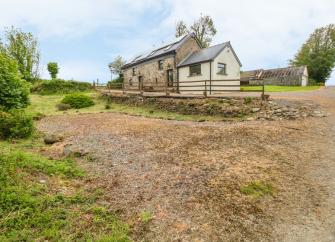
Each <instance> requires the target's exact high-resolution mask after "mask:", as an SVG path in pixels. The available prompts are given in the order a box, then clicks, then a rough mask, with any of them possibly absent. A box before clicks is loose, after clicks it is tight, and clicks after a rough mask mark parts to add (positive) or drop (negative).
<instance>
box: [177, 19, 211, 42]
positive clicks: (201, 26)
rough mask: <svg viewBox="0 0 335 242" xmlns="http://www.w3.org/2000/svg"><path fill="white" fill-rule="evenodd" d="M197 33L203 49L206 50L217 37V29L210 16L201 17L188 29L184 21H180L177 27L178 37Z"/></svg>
mask: <svg viewBox="0 0 335 242" xmlns="http://www.w3.org/2000/svg"><path fill="white" fill-rule="evenodd" d="M191 32H193V33H195V36H196V37H197V39H198V40H199V43H200V46H201V48H206V47H208V46H209V45H210V43H211V42H212V37H213V36H215V35H216V32H217V31H216V28H215V26H214V22H213V19H212V18H211V17H210V16H208V15H205V16H203V15H201V16H200V18H199V19H198V20H196V21H195V22H194V23H193V24H192V25H191V26H189V27H187V26H186V24H185V23H184V22H183V21H179V22H178V23H177V26H176V37H180V36H183V35H185V34H188V33H191Z"/></svg>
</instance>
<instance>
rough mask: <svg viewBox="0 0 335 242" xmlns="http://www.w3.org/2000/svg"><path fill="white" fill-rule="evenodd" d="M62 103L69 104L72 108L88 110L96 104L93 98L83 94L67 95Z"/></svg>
mask: <svg viewBox="0 0 335 242" xmlns="http://www.w3.org/2000/svg"><path fill="white" fill-rule="evenodd" d="M62 103H65V104H69V105H70V106H71V108H76V109H79V108H86V107H90V106H93V105H94V102H93V100H92V98H91V97H89V96H87V95H84V94H81V93H73V94H68V95H66V96H65V97H64V98H63V100H62Z"/></svg>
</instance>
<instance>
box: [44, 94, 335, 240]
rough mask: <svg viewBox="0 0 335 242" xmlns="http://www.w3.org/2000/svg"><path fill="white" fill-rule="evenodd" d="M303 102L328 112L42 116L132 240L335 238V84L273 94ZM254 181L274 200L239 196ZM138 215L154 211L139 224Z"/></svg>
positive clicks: (55, 150) (58, 151) (58, 150)
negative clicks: (195, 118) (202, 117)
mask: <svg viewBox="0 0 335 242" xmlns="http://www.w3.org/2000/svg"><path fill="white" fill-rule="evenodd" d="M272 96H273V97H274V98H289V99H292V98H294V99H306V100H307V99H308V100H313V101H315V102H318V103H319V104H321V105H322V106H323V107H324V108H325V109H327V111H328V112H330V113H331V115H330V116H329V117H327V118H307V119H302V120H296V121H251V122H233V123H227V122H218V123H213V122H204V123H195V122H187V121H169V120H158V119H148V118H143V117H133V116H127V115H122V114H115V113H100V114H84V115H63V116H58V117H47V118H44V119H42V120H41V121H40V122H39V124H38V126H39V129H40V130H41V131H44V132H46V133H57V134H63V135H64V136H65V139H64V141H63V142H62V143H57V144H55V145H53V146H51V147H50V149H49V150H48V152H49V154H53V155H62V154H63V153H64V150H65V152H77V153H80V154H82V155H84V157H83V158H82V159H80V164H81V165H82V166H83V167H84V168H85V169H86V170H87V171H88V172H90V173H91V174H92V175H93V176H94V177H95V178H94V179H93V180H92V184H90V185H91V186H95V187H96V188H104V190H105V191H106V192H105V194H104V195H103V196H102V197H101V199H100V202H101V203H104V204H106V205H108V206H109V207H110V209H111V210H112V211H114V212H116V213H118V214H120V216H122V217H123V218H124V219H125V220H126V221H127V222H128V223H129V224H130V225H131V227H132V228H133V229H132V230H133V234H132V236H133V238H134V240H135V241H142V240H145V241H274V240H278V241H335V235H334V231H335V229H334V224H335V218H334V214H335V210H334V208H335V153H334V147H335V130H334V122H335V117H334V114H335V90H334V89H322V90H318V91H311V92H308V93H307V92H306V93H300V92H299V93H296V92H294V93H287V94H284V93H281V94H273V95H272ZM252 181H264V182H267V183H271V184H273V186H274V187H275V195H274V196H265V197H262V198H258V199H256V198H253V197H249V196H246V195H244V194H242V193H241V192H240V187H241V186H243V185H245V184H249V183H250V182H252ZM143 211H147V212H150V213H151V214H152V215H153V219H152V221H150V222H149V223H148V224H143V223H141V222H139V214H140V213H141V212H143Z"/></svg>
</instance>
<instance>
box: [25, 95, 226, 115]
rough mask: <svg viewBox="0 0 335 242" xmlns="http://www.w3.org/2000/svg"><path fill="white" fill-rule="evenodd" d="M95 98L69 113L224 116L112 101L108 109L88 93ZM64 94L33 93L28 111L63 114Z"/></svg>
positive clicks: (97, 96)
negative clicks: (60, 106)
mask: <svg viewBox="0 0 335 242" xmlns="http://www.w3.org/2000/svg"><path fill="white" fill-rule="evenodd" d="M87 95H90V96H91V97H92V98H93V99H94V103H95V105H94V106H92V107H88V108H82V109H78V110H76V109H69V110H67V111H66V113H68V114H78V113H100V112H114V113H124V114H130V115H136V116H137V115H138V116H144V117H150V118H160V119H172V120H188V121H203V120H206V121H222V119H223V118H222V117H216V116H205V115H184V114H178V113H173V112H167V111H161V110H158V109H153V108H149V107H133V106H129V105H123V104H116V103H111V104H110V109H106V108H105V106H106V104H107V102H106V100H104V99H102V98H100V97H99V94H98V93H88V94H87ZM63 97H64V95H37V94H31V95H30V100H31V105H29V107H28V108H27V111H28V113H30V114H32V115H37V114H44V115H47V116H49V115H62V114H64V111H58V110H57V108H56V105H57V104H58V103H60V102H61V100H62V99H63Z"/></svg>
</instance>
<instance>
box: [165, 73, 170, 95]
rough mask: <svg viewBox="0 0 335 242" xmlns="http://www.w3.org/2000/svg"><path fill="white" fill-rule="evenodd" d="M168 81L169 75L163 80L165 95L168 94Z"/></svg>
mask: <svg viewBox="0 0 335 242" xmlns="http://www.w3.org/2000/svg"><path fill="white" fill-rule="evenodd" d="M168 81H169V77H167V78H166V81H165V95H166V96H169V95H170V93H169V91H168Z"/></svg>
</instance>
